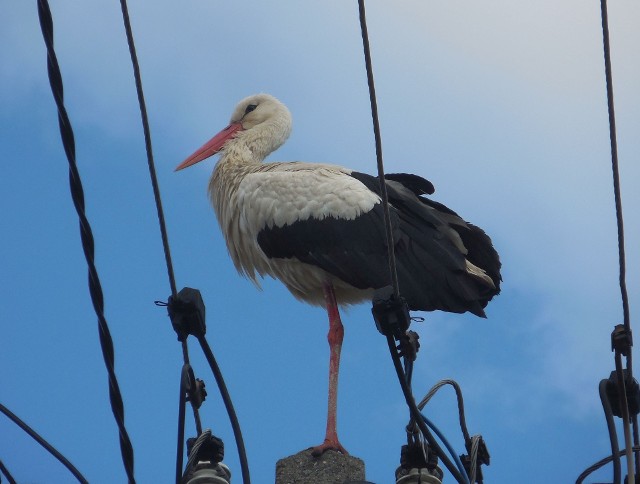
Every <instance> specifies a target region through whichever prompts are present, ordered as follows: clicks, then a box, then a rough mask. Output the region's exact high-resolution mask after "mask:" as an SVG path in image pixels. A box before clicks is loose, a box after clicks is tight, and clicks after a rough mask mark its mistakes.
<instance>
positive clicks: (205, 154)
mask: <svg viewBox="0 0 640 484" xmlns="http://www.w3.org/2000/svg"><path fill="white" fill-rule="evenodd" d="M242 129H243V127H242V123H231V124H230V125H229V126H227V127H226V128H224V129H223V130H222V131H220V132H219V133H218V134H217V135H215V136H214V137H213V138H211V139H210V140H209V141H207V142H206V143H205V144H204V145H203V146H202V147H200V148H199V149H198V150H196V152H195V153H194V154H192V155H191V156H190V157H189V158H187V159H186V160H184V161H183V162H182V163H180V164H179V165H178V166H176V169H175V171H178V170H182V169H183V168H186V167H188V166H191V165H195V164H196V163H198V162H199V161H202V160H205V159H207V158H209V157H210V156H212V155H215V154H216V153H217V152H218V151H220V150H221V149H222V147H223V146H224V144H225V143H226V142H227V141H228V140H229V139H231V138H233V136H234V135H235V134H236V132H238V131H241V130H242Z"/></svg>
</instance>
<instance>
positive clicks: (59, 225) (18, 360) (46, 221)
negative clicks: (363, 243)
mask: <svg viewBox="0 0 640 484" xmlns="http://www.w3.org/2000/svg"><path fill="white" fill-rule="evenodd" d="M129 7H130V14H131V18H132V23H133V29H134V35H135V37H136V42H137V48H138V55H139V59H140V64H141V69H142V76H143V83H144V87H145V94H146V97H147V104H148V110H149V116H150V122H151V130H152V138H153V142H154V152H155V158H156V163H157V169H158V176H159V182H160V187H161V190H162V196H163V201H164V206H165V210H166V216H167V223H168V230H169V240H170V243H171V248H172V253H173V257H174V264H175V271H176V277H177V283H178V286H179V287H183V286H190V287H196V288H199V289H200V290H201V292H202V294H203V297H204V299H205V303H206V306H207V316H208V338H209V341H210V344H211V345H212V347H213V349H214V352H215V354H216V356H217V358H218V360H219V363H220V366H221V368H222V370H223V372H224V375H225V378H226V379H227V384H228V386H229V390H230V392H231V395H232V397H233V399H234V403H235V405H236V410H237V412H238V415H239V417H240V422H241V425H242V428H243V431H244V435H245V441H246V445H247V452H248V456H249V461H250V465H251V470H252V476H253V478H254V481H255V482H257V483H260V482H272V481H273V476H274V472H275V471H274V470H275V461H276V460H277V459H279V458H282V457H285V456H288V455H290V454H293V453H296V452H298V451H299V450H302V449H303V448H306V447H308V446H311V445H315V444H317V443H319V442H320V440H321V438H322V435H323V432H324V419H325V407H326V385H327V383H326V380H327V365H328V350H327V347H326V339H325V335H326V331H327V322H326V315H325V314H324V312H323V311H322V310H321V309H318V308H312V307H308V306H305V305H303V304H301V303H299V302H297V301H295V300H294V299H293V297H292V296H290V295H289V294H288V293H287V291H286V290H285V289H284V288H283V287H282V286H281V285H280V284H279V283H278V282H277V281H271V280H267V281H265V282H264V285H263V286H264V289H263V291H258V290H256V289H255V288H254V287H253V286H252V284H251V283H250V282H248V281H246V280H244V279H242V278H241V277H239V276H238V275H237V274H236V273H235V270H234V268H233V265H232V263H231V261H230V260H229V259H228V257H227V254H226V249H225V246H224V242H223V240H222V237H221V235H220V233H219V230H218V227H217V223H216V221H215V218H214V215H213V211H212V209H211V207H210V206H209V202H208V199H207V194H206V186H207V180H208V176H209V174H210V171H211V169H212V167H213V163H214V161H213V160H210V161H208V162H204V163H201V164H199V165H198V166H197V167H194V168H191V169H189V170H186V171H184V172H180V173H177V174H176V173H174V172H173V168H174V167H175V166H176V165H177V164H178V163H179V162H180V161H182V160H183V159H184V158H185V157H186V156H187V155H188V154H190V153H191V152H193V151H194V149H195V148H197V147H199V146H200V145H201V144H202V143H203V142H204V141H206V140H207V139H209V137H210V136H211V135H213V134H214V133H215V132H216V131H217V130H218V129H220V128H221V127H223V126H224V125H225V123H226V122H227V121H228V118H229V115H230V113H231V110H232V109H233V107H234V106H235V104H236V102H237V101H238V100H240V99H241V98H243V97H245V96H247V95H249V94H253V93H256V92H268V93H271V94H273V95H275V96H276V97H278V98H280V99H281V100H282V101H283V102H285V104H287V105H288V107H289V108H290V110H291V112H292V113H293V118H294V128H293V133H292V136H291V138H290V140H289V141H288V142H287V144H285V146H283V147H282V148H281V149H280V150H279V151H278V152H276V153H275V154H273V155H272V156H271V157H270V159H271V160H303V161H318V162H330V163H336V164H342V165H344V166H348V167H351V168H354V169H357V170H360V171H367V172H370V173H373V172H374V171H375V153H374V143H373V134H372V130H371V121H370V111H369V109H370V108H369V100H368V93H367V86H366V77H365V72H364V61H363V58H362V47H361V40H360V30H359V25H358V18H357V5H356V2H344V1H338V0H333V1H325V2H295V1H292V0H289V1H285V0H281V1H273V2H260V3H258V2H224V3H223V2H203V1H197V2H178V3H176V2H168V1H165V0H161V1H157V2H154V3H153V6H151V4H149V3H145V2H131V4H130V6H129ZM609 8H610V27H611V43H612V49H613V58H612V62H613V74H614V82H615V96H616V113H617V123H618V141H619V155H620V164H621V166H620V170H621V175H622V195H623V204H624V209H625V216H626V218H625V224H626V225H625V229H626V237H627V257H628V258H627V264H628V268H629V272H628V285H629V295H630V302H631V316H632V321H633V320H635V319H636V318H637V314H638V311H637V309H636V308H637V307H638V304H640V299H639V296H638V295H639V294H640V272H639V271H638V267H640V251H639V250H638V247H640V219H639V218H638V215H637V214H638V209H639V208H640V192H638V190H637V188H636V184H637V181H638V180H639V179H640V169H639V168H638V167H639V166H640V165H639V164H638V153H640V138H639V137H638V135H637V134H638V132H640V94H639V91H638V89H637V86H639V85H640V64H638V61H637V46H638V45H640V38H639V36H640V33H639V32H638V29H637V24H638V19H639V18H640V7H639V6H638V4H637V3H634V2H629V1H620V2H612V3H611V5H610V7H609ZM52 13H53V17H54V25H55V27H54V33H55V43H56V49H57V53H58V58H59V62H60V66H61V69H62V75H63V80H64V84H65V99H66V104H67V109H68V112H69V116H70V118H71V122H72V123H73V127H74V130H75V135H76V144H77V155H78V165H79V170H80V173H81V176H82V181H83V183H84V187H85V192H86V205H87V215H88V217H89V219H90V221H91V224H92V227H93V230H94V236H95V239H96V263H97V267H98V270H99V273H100V276H101V279H102V285H103V289H104V292H105V301H106V316H107V320H108V322H109V324H110V327H111V331H112V334H113V338H114V343H115V349H116V371H117V374H118V377H119V381H120V385H121V390H122V393H123V397H124V401H125V410H126V423H127V428H128V430H129V433H130V436H131V438H132V441H133V445H134V450H135V459H136V476H137V478H138V480H139V482H171V480H172V478H173V472H174V465H175V464H174V453H175V434H176V421H177V405H176V403H177V393H178V382H179V374H180V366H181V363H182V360H181V351H180V346H179V344H178V343H177V342H176V340H175V334H174V333H173V330H172V329H171V326H170V323H169V320H168V318H167V316H166V313H165V311H164V309H162V308H157V307H156V306H154V304H153V301H154V300H157V299H166V298H167V296H168V295H169V293H170V289H169V285H168V280H167V277H166V271H165V268H164V259H163V255H162V247H161V242H160V236H159V229H158V226H157V221H156V215H155V208H154V206H153V198H152V191H151V186H150V182H149V178H148V171H147V166H146V159H145V154H144V142H143V137H142V129H141V125H140V120H139V114H138V106H137V101H136V98H135V89H134V84H133V77H132V71H131V66H130V61H129V56H128V51H127V46H126V41H125V35H124V29H123V26H122V19H121V14H120V9H119V4H118V2H110V3H109V4H106V3H99V4H98V3H93V2H90V3H79V2H71V1H58V2H55V3H54V5H52ZM367 13H368V21H369V34H370V41H371V49H372V56H373V65H374V70H375V75H376V88H377V93H378V103H379V110H380V122H381V128H382V136H383V150H384V157H385V166H386V170H387V171H388V172H394V171H406V172H413V173H416V174H419V175H421V176H424V177H426V178H428V179H429V180H431V181H432V182H433V183H434V185H435V187H436V194H435V199H436V200H438V201H440V202H443V203H445V204H447V205H448V206H450V207H451V208H453V209H454V210H456V211H458V212H459V213H460V214H461V215H462V216H463V217H465V218H466V219H468V220H469V221H471V222H473V223H475V224H477V225H480V226H481V227H483V228H484V229H485V230H486V231H487V232H488V233H489V234H490V235H491V236H492V238H493V240H494V243H495V245H496V247H497V248H498V250H499V252H500V254H501V257H502V261H503V267H504V271H503V277H504V285H503V292H502V294H501V295H500V296H499V297H498V298H496V299H495V300H494V301H493V302H492V303H491V304H490V305H489V307H488V310H487V314H488V319H487V320H480V319H478V318H475V317H474V316H468V315H463V316H461V315H450V314H444V313H433V314H420V315H422V316H425V317H426V321H425V322H424V323H420V324H416V325H415V328H414V329H415V330H416V331H418V332H419V333H420V335H421V342H422V349H421V352H420V355H419V358H418V361H417V364H416V369H415V374H414V387H415V392H416V395H417V396H421V394H423V393H426V391H427V390H428V389H429V388H430V387H431V385H433V384H434V383H436V382H437V381H438V380H440V379H441V378H453V379H455V380H457V381H458V382H459V383H460V384H461V386H462V390H463V393H464V396H465V403H466V412H467V422H468V425H469V430H470V432H471V434H476V433H480V434H482V435H483V436H484V438H485V440H486V442H487V445H488V448H489V451H490V453H491V456H492V463H491V466H489V467H487V468H485V469H484V473H485V477H486V480H487V482H570V481H571V480H574V479H575V477H577V475H578V474H579V473H580V472H581V471H582V470H583V469H584V468H585V467H587V466H588V465H590V464H591V463H592V462H594V461H596V460H598V459H600V458H601V457H603V456H605V455H606V454H607V452H608V451H609V449H608V438H607V435H606V428H605V423H604V419H603V417H602V415H601V414H602V411H601V408H600V403H599V399H598V395H597V384H598V382H599V380H600V379H602V378H604V377H606V376H608V374H609V372H610V371H611V369H612V368H613V355H612V353H611V352H610V343H609V335H610V333H611V330H612V329H613V326H614V324H616V323H619V322H621V318H622V311H621V304H620V296H619V288H618V285H617V284H618V267H617V246H616V232H615V218H614V206H613V195H612V183H611V170H610V158H609V137H608V125H607V113H606V99H605V87H604V74H603V69H604V68H603V61H602V46H601V30H600V18H599V15H600V9H599V3H598V2H595V1H594V2H581V1H578V0H568V1H565V2H555V1H551V0H543V1H538V2H524V1H515V2H514V1H506V0H503V1H494V0H491V1H489V2H473V3H471V2H460V1H450V2H419V1H409V0H404V1H402V2H393V3H390V2H382V1H373V0H371V1H369V2H368V3H367ZM0 105H1V106H2V109H1V110H0V122H1V123H2V129H1V130H0V150H1V153H2V159H3V164H2V165H3V174H2V176H0V199H1V202H0V203H1V204H2V206H3V207H4V210H3V216H2V217H0V232H1V233H2V237H1V238H0V258H1V259H0V267H2V270H1V271H0V287H2V291H3V296H2V297H0V311H1V313H2V315H3V321H4V323H3V336H2V339H1V340H0V375H2V376H1V378H0V381H1V382H2V384H1V385H0V401H1V402H2V403H3V404H4V405H6V406H8V407H9V408H10V409H12V410H13V411H14V412H15V413H17V414H18V415H19V416H21V417H22V418H23V419H25V420H26V421H27V422H28V423H29V424H30V425H31V426H33V427H34V428H35V429H36V430H37V431H38V432H40V433H41V434H42V435H43V436H44V437H45V438H47V439H49V440H50V442H51V443H53V444H54V445H55V446H56V447H57V448H58V449H59V450H60V451H61V452H63V453H64V454H65V455H66V456H67V457H68V458H69V459H70V460H71V461H72V462H73V463H74V464H75V465H76V466H77V467H78V468H79V469H80V470H81V471H82V472H83V473H84V474H85V476H86V477H87V478H88V479H89V480H90V481H91V482H95V483H110V482H122V481H124V479H125V474H124V471H123V468H122V464H121V461H120V454H119V448H118V440H117V429H116V427H115V424H114V422H113V417H112V415H111V410H110V408H109V404H108V396H107V392H108V389H107V377H106V371H105V369H104V363H103V361H102V356H101V353H100V349H99V342H98V332H97V323H96V320H95V315H94V313H93V310H92V308H91V303H90V299H89V294H88V289H87V285H86V265H85V262H84V257H83V254H82V250H81V246H80V238H79V232H78V223H77V217H76V215H75V211H74V209H73V205H72V203H71V197H70V195H69V189H68V174H67V162H66V159H65V157H64V152H63V150H62V145H61V142H60V138H59V134H58V126H57V117H56V116H57V115H56V111H55V106H54V103H53V99H52V96H51V93H50V89H49V86H48V81H47V77H46V54H45V48H44V43H43V41H42V38H41V34H40V29H39V25H38V19H37V10H36V4H35V2H4V3H3V4H2V6H0ZM343 319H344V322H345V344H344V349H343V366H342V372H341V377H340V378H341V379H340V392H339V414H338V424H339V431H340V436H341V440H342V443H343V444H344V445H345V447H346V448H347V449H348V450H350V452H351V453H352V454H354V455H356V456H358V457H361V458H362V459H364V461H365V463H366V467H367V478H368V479H369V480H371V481H374V482H378V483H384V482H392V479H393V472H394V470H395V467H396V466H397V464H398V457H399V448H400V445H402V443H403V441H404V425H405V424H406V420H407V411H406V409H405V405H404V403H403V400H402V396H401V393H400V390H399V387H398V384H397V381H396V380H395V376H394V374H393V368H392V365H391V362H390V359H389V355H388V352H387V349H386V344H385V341H384V338H383V337H382V336H380V335H379V334H378V333H377V331H376V330H375V326H374V324H373V321H372V320H371V317H370V312H369V307H368V305H366V304H365V305H361V306H358V307H354V308H351V309H350V310H349V311H347V312H346V313H345V314H344V317H343ZM192 358H193V365H194V368H195V371H196V374H197V375H198V376H199V377H200V378H203V379H205V381H206V382H207V384H208V389H209V397H208V399H207V401H206V403H205V404H204V406H203V409H202V418H203V424H204V425H205V426H207V427H211V428H212V429H213V432H214V434H217V435H219V436H220V437H222V438H223V439H224V440H225V443H226V446H227V456H226V458H225V462H226V463H227V464H228V465H229V466H230V467H231V469H232V472H234V475H235V481H234V482H239V481H240V469H239V465H238V461H237V457H236V453H235V450H234V448H235V445H234V442H233V439H232V434H231V430H230V427H229V424H228V422H227V419H226V415H225V413H224V410H223V407H222V405H221V402H220V399H219V397H218V396H217V392H216V390H215V385H214V381H213V378H212V376H211V375H210V372H209V370H208V368H207V367H206V364H205V362H204V360H203V359H202V358H201V357H200V355H199V352H198V348H197V347H196V346H195V345H192ZM426 414H427V416H428V417H429V418H430V419H431V420H432V421H434V422H435V423H436V424H437V425H438V426H439V427H440V428H441V430H443V431H444V433H445V434H446V435H447V437H448V438H449V439H450V440H451V442H452V444H453V445H454V446H455V447H456V449H458V450H459V451H460V452H462V439H461V437H460V434H459V430H458V426H457V412H456V409H455V397H454V395H453V392H452V391H450V389H449V390H448V389H443V390H441V394H438V396H437V397H436V398H435V399H434V400H433V401H432V403H430V404H429V406H428V407H427V410H426ZM188 424H189V427H188V430H187V433H188V434H193V433H194V429H193V425H192V422H190V421H188ZM0 434H1V435H2V438H1V439H0V458H1V459H2V460H3V462H4V463H5V464H6V465H7V466H8V468H9V469H10V470H11V471H12V473H13V474H14V476H15V477H16V478H17V479H18V481H19V482H33V483H39V482H43V483H44V482H47V483H51V482H55V483H58V482H60V483H65V482H73V480H72V479H71V477H70V475H68V474H67V473H66V472H65V471H64V470H63V469H62V468H61V467H60V466H59V465H58V464H57V463H56V462H54V461H53V460H52V459H51V458H50V457H49V456H48V455H47V454H45V452H44V451H42V450H40V448H39V447H37V446H36V444H34V443H32V442H31V441H30V440H29V439H28V438H27V437H26V436H25V435H24V434H22V433H21V432H20V431H19V430H17V429H16V428H15V427H14V426H13V425H12V424H10V423H8V422H7V421H6V420H5V419H0ZM598 476H599V478H600V480H606V479H607V478H609V476H610V474H609V473H608V472H603V473H601V474H598ZM450 480H451V479H450V478H448V479H447V481H450Z"/></svg>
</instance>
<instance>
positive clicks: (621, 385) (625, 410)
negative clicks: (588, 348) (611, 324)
mask: <svg viewBox="0 0 640 484" xmlns="http://www.w3.org/2000/svg"><path fill="white" fill-rule="evenodd" d="M615 361H616V375H617V377H618V378H617V380H618V398H619V401H620V409H621V411H622V429H623V431H624V443H625V451H626V454H627V459H626V460H627V476H628V479H629V482H634V483H635V482H636V480H635V472H634V470H635V469H634V467H633V451H632V448H633V444H632V443H631V425H630V422H629V404H628V401H627V389H626V385H625V382H624V380H625V377H624V370H623V369H622V355H621V354H620V352H619V351H616V355H615Z"/></svg>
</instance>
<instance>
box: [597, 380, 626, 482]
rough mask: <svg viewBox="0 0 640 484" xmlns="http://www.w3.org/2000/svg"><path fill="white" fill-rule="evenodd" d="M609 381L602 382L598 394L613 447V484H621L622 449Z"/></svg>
mask: <svg viewBox="0 0 640 484" xmlns="http://www.w3.org/2000/svg"><path fill="white" fill-rule="evenodd" d="M608 384H609V380H608V379H604V380H600V384H599V385H598V393H599V394H600V402H601V403H602V410H603V411H604V418H605V420H606V422H607V431H608V432H609V443H610V445H611V455H612V456H613V457H612V459H613V484H620V479H621V477H620V476H621V470H620V456H619V455H618V453H619V452H620V447H619V446H618V434H617V432H616V425H615V422H614V421H613V410H612V409H611V402H610V401H609V397H608V395H607V385H608Z"/></svg>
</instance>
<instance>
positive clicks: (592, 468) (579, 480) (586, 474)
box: [576, 445, 640, 484]
mask: <svg viewBox="0 0 640 484" xmlns="http://www.w3.org/2000/svg"><path fill="white" fill-rule="evenodd" d="M633 451H634V452H639V451H640V446H637V445H634V446H633ZM624 452H625V451H624V450H620V451H618V452H617V453H616V454H614V455H609V456H607V457H605V458H604V459H601V460H599V461H598V462H596V463H595V464H593V465H591V466H589V467H587V468H586V469H585V470H584V472H582V474H580V475H579V476H578V478H577V479H576V484H582V483H583V482H584V480H585V479H586V478H587V477H589V475H590V474H591V473H593V472H595V471H597V470H598V469H600V468H601V467H603V466H606V465H607V464H608V463H609V462H611V461H612V460H614V459H615V458H616V456H617V458H618V460H620V457H622V456H623V455H624Z"/></svg>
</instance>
